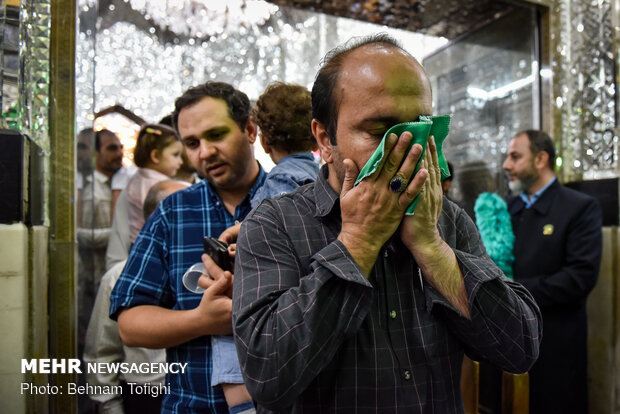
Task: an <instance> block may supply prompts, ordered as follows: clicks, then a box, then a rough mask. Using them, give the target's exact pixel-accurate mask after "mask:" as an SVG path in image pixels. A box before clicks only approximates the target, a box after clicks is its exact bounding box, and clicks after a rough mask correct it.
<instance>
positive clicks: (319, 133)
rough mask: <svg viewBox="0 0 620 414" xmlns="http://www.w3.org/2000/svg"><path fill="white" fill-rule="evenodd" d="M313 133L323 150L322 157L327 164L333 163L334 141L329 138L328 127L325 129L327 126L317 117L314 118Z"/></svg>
mask: <svg viewBox="0 0 620 414" xmlns="http://www.w3.org/2000/svg"><path fill="white" fill-rule="evenodd" d="M312 135H314V138H315V139H316V143H317V144H318V146H319V149H320V150H321V157H322V158H323V161H325V162H326V163H327V164H331V163H332V161H333V158H332V143H331V141H330V139H329V134H328V133H327V129H325V126H324V125H323V124H322V123H320V122H319V121H317V120H316V119H313V120H312Z"/></svg>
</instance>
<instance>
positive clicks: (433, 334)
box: [209, 35, 542, 414]
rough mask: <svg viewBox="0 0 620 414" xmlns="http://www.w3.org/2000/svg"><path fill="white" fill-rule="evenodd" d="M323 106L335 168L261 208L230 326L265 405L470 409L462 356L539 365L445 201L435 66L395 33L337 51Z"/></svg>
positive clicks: (239, 271) (318, 109)
mask: <svg viewBox="0 0 620 414" xmlns="http://www.w3.org/2000/svg"><path fill="white" fill-rule="evenodd" d="M312 106H313V118H314V120H313V121H312V130H313V133H314V136H315V138H316V140H317V142H318V144H319V147H320V149H321V154H322V157H323V159H324V161H325V163H326V165H324V166H323V167H322V169H321V171H320V173H319V177H318V178H317V181H316V182H315V183H313V184H309V185H307V186H303V187H300V188H299V189H298V190H296V191H295V192H292V193H290V194H287V195H284V196H280V197H277V198H274V199H270V200H265V201H263V202H262V203H261V204H260V205H259V206H258V207H257V208H256V209H255V210H254V211H253V212H252V213H251V214H250V215H249V216H248V218H247V219H246V220H244V222H243V225H242V227H241V231H240V234H239V240H238V244H237V253H236V254H237V256H236V262H235V283H234V294H233V329H234V333H235V342H236V345H237V351H238V354H239V359H240V363H241V368H242V371H243V374H244V378H245V382H246V386H247V388H248V391H249V392H250V394H251V395H252V397H253V398H254V401H255V402H256V403H257V405H258V407H257V411H258V412H271V411H277V412H295V413H298V412H299V413H301V412H346V413H349V412H351V413H353V412H356V413H365V412H372V413H375V412H386V413H430V412H435V413H442V414H443V413H462V412H463V402H462V397H461V393H460V370H461V363H462V360H463V353H464V352H465V353H467V354H468V355H469V356H470V357H472V358H475V359H483V360H487V361H490V362H491V363H494V364H496V365H498V366H500V367H501V368H502V369H504V370H507V371H511V372H523V371H527V370H528V369H529V367H530V366H531V365H532V364H533V362H534V361H535V360H536V357H537V355H538V346H539V343H540V339H541V328H542V327H541V325H540V323H539V321H540V312H539V310H538V308H537V306H536V304H535V303H534V300H533V299H532V297H531V296H530V295H529V293H527V291H526V290H525V289H524V288H522V287H521V286H520V285H519V284H516V283H514V282H511V281H510V280H508V279H506V278H505V277H504V275H503V273H502V272H501V270H500V269H499V268H498V267H497V266H495V265H494V264H493V262H492V261H491V260H490V258H489V257H488V256H487V254H486V253H485V250H484V247H483V245H482V243H481V242H480V237H479V235H478V233H477V231H476V226H475V225H474V224H473V222H472V221H471V220H470V219H469V218H468V216H467V215H466V214H465V213H464V212H463V210H462V209H460V208H459V207H457V206H456V205H455V204H454V203H452V202H450V201H448V200H446V199H444V198H443V196H442V189H441V174H442V169H441V166H442V162H440V151H439V149H440V148H439V146H440V141H441V139H443V138H444V137H445V134H446V133H447V128H448V122H449V117H431V116H430V115H431V113H432V107H431V90H430V83H429V81H428V78H427V76H426V74H425V72H424V69H423V68H422V67H421V66H420V64H419V63H418V62H417V61H416V60H415V59H414V58H413V57H412V56H411V55H409V54H408V53H407V52H405V51H404V50H403V49H402V48H401V47H400V46H399V45H398V43H397V42H396V41H395V40H394V39H393V38H391V37H389V36H387V35H374V36H370V37H366V38H360V39H353V41H352V42H349V43H347V44H345V45H344V46H343V47H340V48H337V49H336V50H334V51H332V52H330V53H329V54H328V55H327V57H326V59H325V63H324V64H323V66H322V68H321V69H320V70H319V73H318V75H317V77H316V80H315V83H314V86H313V88H312ZM397 124H402V125H397ZM391 127H395V128H396V131H397V133H392V131H391V130H390V128H391ZM429 134H430V135H433V134H434V138H433V137H430V138H429ZM442 135H443V136H442ZM440 137H441V139H439V138H440ZM444 167H445V166H444ZM416 171H417V172H416ZM358 178H359V179H358ZM418 197H419V198H418ZM414 200H417V205H414V206H413V207H412V204H413V203H414ZM218 270H219V269H216V268H213V269H209V272H210V273H211V274H212V275H215V277H216V278H217V277H218V276H219V275H218Z"/></svg>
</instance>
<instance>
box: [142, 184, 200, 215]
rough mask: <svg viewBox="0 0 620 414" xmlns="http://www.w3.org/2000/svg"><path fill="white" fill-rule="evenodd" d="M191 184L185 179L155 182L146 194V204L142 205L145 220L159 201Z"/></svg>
mask: <svg viewBox="0 0 620 414" xmlns="http://www.w3.org/2000/svg"><path fill="white" fill-rule="evenodd" d="M189 186H190V184H189V183H187V182H185V181H177V180H164V181H160V182H158V183H157V184H154V185H153V186H152V187H151V188H150V189H149V192H148V193H147V194H146V198H145V199H144V204H143V205H142V214H143V215H144V220H148V218H149V217H150V215H151V214H153V211H155V209H156V208H157V206H158V205H159V203H160V202H161V201H162V200H163V199H164V198H166V197H168V196H169V195H170V194H172V193H174V192H176V191H179V190H182V189H184V188H187V187H189Z"/></svg>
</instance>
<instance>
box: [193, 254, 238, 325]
mask: <svg viewBox="0 0 620 414" xmlns="http://www.w3.org/2000/svg"><path fill="white" fill-rule="evenodd" d="M202 263H203V264H204V265H205V268H206V269H207V273H208V275H204V274H203V275H202V276H201V277H200V279H198V285H199V286H200V287H202V288H204V289H205V291H204V293H203V294H202V299H201V301H200V304H199V305H198V307H197V308H196V310H197V311H198V312H200V314H201V316H202V317H204V323H205V326H208V327H209V332H208V334H209V335H228V334H230V333H231V332H232V325H231V318H232V288H233V280H234V276H233V274H232V273H231V272H229V271H227V270H222V268H221V267H219V266H218V265H217V264H215V262H214V261H213V259H212V258H211V256H209V255H208V254H203V255H202Z"/></svg>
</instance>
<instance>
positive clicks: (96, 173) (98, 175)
mask: <svg viewBox="0 0 620 414" xmlns="http://www.w3.org/2000/svg"><path fill="white" fill-rule="evenodd" d="M93 176H94V177H95V180H97V181H99V182H100V183H107V182H109V180H110V177H108V176H107V175H105V174H104V173H102V172H100V171H97V170H94V171H93Z"/></svg>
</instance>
